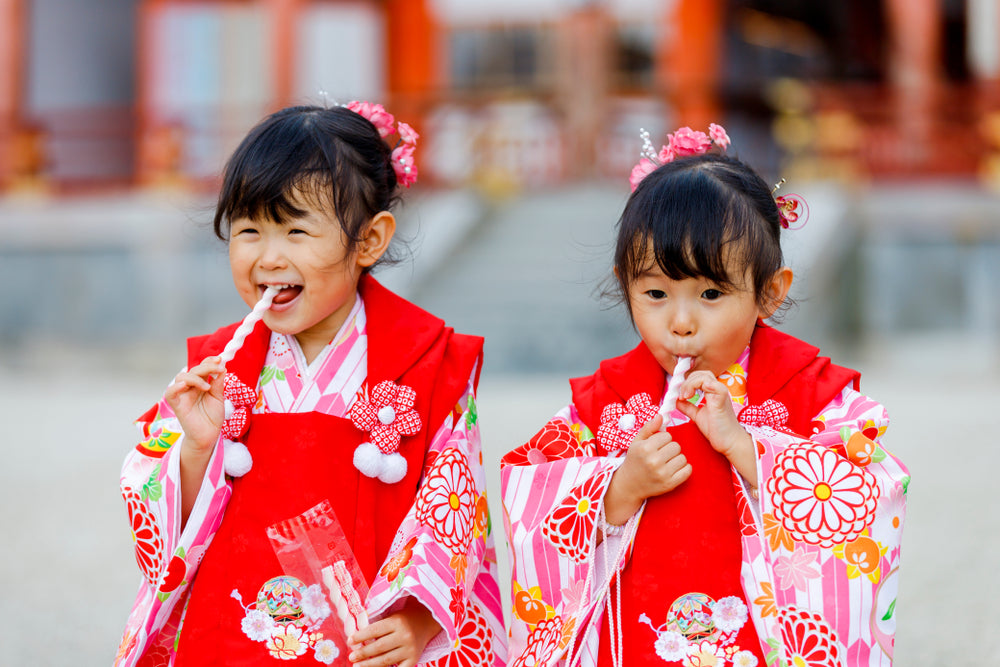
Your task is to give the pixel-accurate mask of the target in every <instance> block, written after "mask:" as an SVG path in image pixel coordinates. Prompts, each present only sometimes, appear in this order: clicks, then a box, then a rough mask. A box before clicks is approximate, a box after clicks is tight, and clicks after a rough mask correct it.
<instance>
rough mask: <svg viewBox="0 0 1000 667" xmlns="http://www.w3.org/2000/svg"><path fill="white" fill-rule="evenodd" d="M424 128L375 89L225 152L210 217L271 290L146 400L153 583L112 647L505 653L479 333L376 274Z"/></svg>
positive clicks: (241, 269)
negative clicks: (453, 323)
mask: <svg viewBox="0 0 1000 667" xmlns="http://www.w3.org/2000/svg"><path fill="white" fill-rule="evenodd" d="M417 139H418V136H417V134H416V132H414V131H413V129H412V128H410V127H409V126H408V125H407V124H406V123H403V122H399V123H397V122H396V121H395V119H394V118H393V116H392V115H391V114H389V113H388V112H387V111H386V110H385V109H384V108H383V107H382V106H381V105H378V104H371V103H368V102H352V103H350V104H348V105H345V106H334V107H329V108H323V107H294V108H288V109H284V110H282V111H279V112H277V113H275V114H273V115H271V116H269V117H267V118H265V119H264V120H263V121H262V122H261V123H260V124H259V125H257V126H256V127H255V128H254V129H253V130H251V131H250V133H249V134H248V135H247V137H246V138H245V139H244V140H243V142H242V143H241V144H240V146H239V147H238V148H237V149H236V151H235V153H234V154H233V156H232V157H231V159H230V160H229V162H228V164H227V166H226V170H225V174H224V179H223V185H222V189H221V193H220V196H219V202H218V206H217V209H216V215H215V231H216V234H217V235H218V236H219V237H220V238H222V239H223V240H224V241H226V242H227V244H228V247H229V259H230V265H231V268H232V276H233V282H234V284H235V286H236V289H237V291H238V292H239V294H240V296H241V297H242V298H243V300H244V301H245V302H246V304H247V306H253V307H254V309H253V312H252V314H251V315H250V316H248V318H247V320H245V321H244V322H243V323H242V324H241V325H239V326H237V325H235V324H234V325H230V326H227V327H223V328H222V329H219V330H218V331H216V332H215V333H214V334H210V335H207V336H200V337H197V338H192V339H190V340H189V341H188V367H187V368H186V369H185V370H183V371H182V372H181V373H180V374H178V375H177V377H176V378H175V380H174V382H173V383H172V384H171V385H170V386H169V387H168V388H167V390H166V392H165V394H164V397H163V399H162V400H161V401H159V402H158V403H157V404H156V405H154V406H153V407H152V408H151V409H150V410H149V411H148V412H147V413H146V414H144V415H143V416H142V417H140V419H139V420H138V425H139V427H140V429H141V432H142V439H141V441H140V442H139V444H138V446H137V447H136V448H135V449H134V450H133V451H132V452H131V453H130V454H129V455H128V457H127V458H126V460H125V463H124V466H123V468H122V475H121V488H122V493H123V495H124V497H125V501H126V505H127V509H128V514H129V519H130V521H131V525H132V531H133V535H134V537H135V548H136V558H137V561H138V563H139V567H140V570H141V571H142V575H143V582H142V585H141V586H140V590H139V593H138V596H137V598H136V601H135V604H134V607H133V610H132V614H131V615H130V617H129V620H128V624H127V627H126V630H125V634H124V636H123V639H122V643H121V647H120V649H119V654H118V658H117V661H116V664H120V665H173V664H180V665H222V664H233V665H262V664H274V663H275V662H276V661H288V660H304V661H305V662H306V663H315V662H317V661H318V662H319V663H321V664H334V663H336V664H357V665H360V666H362V667H376V666H383V665H390V664H395V665H400V666H402V667H413V665H416V664H418V663H419V664H435V665H436V664H441V665H443V664H451V661H456V664H479V665H500V664H503V662H504V649H505V645H506V643H505V632H504V629H503V622H502V611H501V609H500V596H499V587H498V583H497V572H496V557H495V554H494V550H493V541H492V535H491V531H490V525H491V524H490V521H489V515H488V508H487V503H486V497H485V493H484V490H485V475H484V472H483V468H482V464H481V460H482V459H481V450H480V438H479V430H478V425H477V412H476V397H475V392H476V386H477V384H478V377H479V371H480V368H481V365H482V343H483V341H482V339H481V338H479V337H474V336H465V335H461V334H457V333H455V332H454V331H453V330H452V329H451V328H449V327H447V326H445V324H444V322H442V321H441V320H440V319H438V318H437V317H435V316H434V315H431V314H430V313H427V312H426V311H423V310H421V309H420V308H418V307H417V306H415V305H413V304H411V303H409V302H407V301H405V300H403V299H402V298H400V297H399V296H396V295H395V294H393V293H392V292H390V291H388V290H387V289H385V288H384V287H382V286H381V285H380V284H379V283H378V282H377V281H376V280H375V279H374V278H372V277H371V275H370V271H371V269H372V268H373V267H374V266H376V265H377V264H379V263H380V262H382V261H384V259H385V258H386V257H387V252H388V250H389V244H390V241H391V240H392V238H393V235H394V232H395V226H396V222H395V218H394V216H393V214H392V212H391V211H392V209H393V207H394V205H395V204H396V202H397V200H398V199H399V186H400V185H403V186H406V187H409V186H410V185H411V184H412V183H413V182H414V181H415V180H416V176H417V170H416V164H415V163H414V162H413V154H414V148H415V146H416V142H417ZM390 140H391V141H392V142H393V143H392V144H390V143H389V141H390ZM345 554H346V556H345ZM331 568H333V569H331ZM324 572H326V573H327V575H324ZM330 572H336V573H338V574H339V575H340V578H339V582H340V583H339V584H338V585H337V586H336V587H332V588H331V587H330V586H329V583H330V576H329V573H330ZM337 590H339V591H342V592H345V593H349V594H350V600H351V605H352V606H351V609H352V610H353V611H352V618H353V619H355V620H354V622H353V623H352V625H351V627H350V630H348V631H345V629H344V628H345V624H344V622H343V620H342V619H341V618H340V616H341V615H342V614H339V613H337V612H336V611H335V610H342V609H344V608H346V607H344V601H343V600H341V599H339V598H338V599H334V598H333V597H332V593H333V592H335V591H337ZM366 594H367V595H366ZM359 601H360V602H359ZM359 604H363V608H362V609H359V608H358V605H359ZM358 619H364V620H365V622H358Z"/></svg>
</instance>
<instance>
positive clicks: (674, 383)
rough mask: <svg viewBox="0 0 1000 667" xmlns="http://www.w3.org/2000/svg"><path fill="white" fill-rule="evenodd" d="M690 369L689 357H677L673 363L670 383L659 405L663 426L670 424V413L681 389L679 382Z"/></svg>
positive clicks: (680, 382) (681, 381)
mask: <svg viewBox="0 0 1000 667" xmlns="http://www.w3.org/2000/svg"><path fill="white" fill-rule="evenodd" d="M689 370H691V357H677V363H676V364H674V374H673V375H671V376H670V384H668V385H667V393H666V394H665V395H664V397H663V404H662V405H660V414H661V415H663V428H666V427H667V426H670V422H671V419H670V413H671V412H673V411H674V408H675V407H676V406H677V394H679V393H680V391H681V384H682V383H683V382H684V376H685V375H687V372H688V371H689Z"/></svg>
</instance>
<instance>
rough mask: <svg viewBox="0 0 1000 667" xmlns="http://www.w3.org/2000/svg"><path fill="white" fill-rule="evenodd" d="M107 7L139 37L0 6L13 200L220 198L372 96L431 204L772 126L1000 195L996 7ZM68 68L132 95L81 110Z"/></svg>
mask: <svg viewBox="0 0 1000 667" xmlns="http://www.w3.org/2000/svg"><path fill="white" fill-rule="evenodd" d="M89 1H90V2H93V3H95V7H96V6H97V4H100V3H98V2H97V0H89ZM451 1H452V2H454V1H457V0H451ZM109 2H111V3H112V4H113V5H114V7H111V9H110V10H107V11H111V10H114V13H113V15H114V16H115V17H117V18H116V19H115V20H117V21H119V24H116V25H113V26H112V27H107V28H104V29H103V32H102V30H101V29H99V28H95V27H93V26H91V24H90V23H81V24H80V25H77V26H73V25H66V24H67V22H71V21H72V20H73V18H72V17H73V16H77V17H82V16H87V15H88V14H86V11H89V10H78V11H83V12H84V13H83V14H81V13H77V14H69V16H70V18H68V19H66V18H63V19H61V22H60V20H57V18H58V17H55V16H54V15H53V14H52V12H53V10H52V8H51V7H52V5H51V3H41V2H34V1H33V0H0V192H4V191H24V190H28V191H43V192H55V193H59V192H72V191H78V190H83V189H95V188H98V189H108V188H116V187H135V186H140V187H145V186H154V187H171V188H176V187H180V188H185V189H192V188H193V189H210V188H212V187H214V185H215V182H216V181H215V179H216V177H217V174H218V171H219V169H220V167H221V165H222V160H223V159H224V158H225V156H226V155H228V153H229V152H230V151H231V149H232V147H233V146H234V145H235V142H236V141H238V140H239V138H240V137H241V136H242V135H243V134H244V133H245V132H246V130H247V129H248V128H249V127H250V125H252V123H253V122H255V121H256V120H258V119H259V118H260V117H261V116H262V115H264V114H266V113H268V112H270V111H274V110H276V109H278V108H281V107H283V106H286V105H288V104H293V103H301V102H303V101H305V102H312V103H325V102H327V101H328V100H335V101H341V102H342V101H346V100H348V99H353V98H366V99H377V100H379V101H382V102H384V103H385V104H386V106H387V108H389V109H390V110H391V111H392V112H394V113H395V114H397V115H398V116H399V117H400V118H401V119H405V120H406V121H407V122H409V123H411V125H413V126H414V127H415V128H417V130H418V131H419V132H421V134H422V135H423V140H422V143H421V160H422V164H421V182H422V183H432V184H433V183H441V184H449V185H451V184H461V183H467V182H469V181H478V182H480V184H481V185H485V186H486V187H490V188H494V189H497V190H498V191H502V190H504V189H505V188H509V187H530V186H533V185H544V184H546V183H551V182H554V181H559V180H564V179H567V178H579V177H590V176H595V175H596V176H601V175H614V176H615V177H620V175H621V174H622V173H627V170H628V168H629V166H630V165H631V164H632V163H633V162H634V161H635V159H636V156H637V153H638V139H637V134H636V133H637V128H638V127H640V126H645V127H647V129H650V131H651V132H653V133H654V136H655V135H656V133H657V132H660V131H666V130H667V129H669V128H670V127H675V126H679V125H685V124H686V125H691V126H693V127H696V128H697V127H700V128H704V127H706V126H707V124H708V123H709V122H712V121H719V120H722V121H726V120H727V118H730V117H732V116H738V115H741V114H742V115H747V114H754V113H756V114H757V118H758V119H760V118H764V117H765V116H766V117H767V118H768V119H772V120H773V122H772V120H768V121H767V122H763V121H761V122H759V123H758V124H759V125H761V126H763V128H764V130H763V131H764V133H765V134H766V135H767V139H768V141H773V143H775V144H776V145H777V146H779V147H780V149H781V150H782V152H783V155H784V156H785V159H786V161H787V163H788V164H789V165H793V166H796V167H798V168H800V169H801V170H802V171H804V172H805V173H807V174H809V173H813V174H815V173H826V174H829V173H844V174H852V175H854V176H860V177H863V178H876V179H886V178H889V179H891V178H903V177H905V178H920V177H957V178H973V177H977V176H982V175H986V176H987V177H990V178H994V179H995V180H1000V49H998V48H997V47H996V44H998V43H1000V7H998V3H997V2H996V1H995V0H964V2H958V3H957V2H948V3H946V2H943V0H881V2H877V3H871V2H867V0H844V2H838V3H816V5H815V6H816V7H819V6H821V5H822V6H823V8H824V9H823V10H822V11H825V12H826V15H825V18H822V17H821V18H820V19H819V20H817V19H816V16H817V14H816V11H818V10H816V11H814V10H812V9H803V7H804V6H807V5H808V6H810V7H812V6H813V5H812V4H811V3H805V5H804V4H803V3H798V2H792V1H791V0H772V1H769V2H764V1H763V0H648V1H647V2H646V9H645V10H644V11H643V12H642V13H640V14H632V15H629V16H624V15H622V14H621V13H620V12H618V10H617V9H616V3H612V2H601V1H598V0H594V1H591V2H581V3H571V4H572V6H567V5H566V4H565V3H563V4H558V5H557V4H556V3H551V4H552V7H548V4H547V3H546V2H545V1H544V0H539V3H538V7H539V9H538V12H539V17H540V18H537V19H530V18H524V17H520V18H517V19H514V20H499V21H498V20H496V19H491V18H489V16H488V15H487V14H484V16H485V18H482V19H481V20H475V19H474V18H473V19H469V18H468V17H469V16H472V17H475V15H476V14H475V11H473V10H471V9H470V10H464V14H463V18H462V19H461V20H456V19H454V17H450V16H449V15H448V14H447V12H444V11H443V10H442V7H446V6H448V2H447V1H445V0H109ZM79 4H80V6H81V7H86V5H87V3H86V2H81V3H79ZM109 7H110V5H109ZM557 7H558V8H557ZM956 7H958V8H959V9H958V11H957V13H956V9H955V8H956ZM483 11H484V12H485V11H486V10H483ZM809 11H813V14H812V15H811V19H810V17H809V16H805V17H803V16H804V14H803V12H805V13H808V12H809ZM91 13H93V12H91ZM108 16H111V14H108ZM105 18H106V17H105ZM89 20H90V21H92V22H94V24H95V25H96V24H97V23H99V22H100V21H102V15H99V14H94V16H93V18H91V19H89ZM810 20H811V21H812V23H810ZM121 25H125V26H129V27H131V28H132V30H131V31H129V30H121V29H120V27H119V26H121ZM53 26H55V27H57V28H58V30H57V31H56V32H55V34H53V33H52V32H51V30H50V29H51V28H52V27H53ZM88 30H89V32H88ZM824 31H825V32H824ZM83 33H86V35H87V37H86V39H87V40H89V42H86V41H81V42H79V43H78V42H76V41H74V40H73V39H67V36H70V37H73V36H76V35H78V34H83ZM80 39H81V40H83V39H84V38H82V37H81V38H80ZM107 41H114V42H115V44H113V45H111V46H108V45H107V44H102V43H103V42H107ZM81 44H82V45H83V46H88V45H89V46H94V47H96V46H103V47H104V48H103V51H101V53H102V54H103V58H104V60H103V61H100V62H98V61H95V62H87V59H88V58H90V57H91V56H92V55H93V54H92V53H91V52H90V51H88V50H86V49H84V50H80V49H79V48H78V47H80V46H81ZM112 47H113V48H112ZM74 48H77V50H74ZM61 49H63V50H61ZM855 51H857V52H859V53H861V55H863V56H864V57H865V58H868V65H870V66H869V67H868V69H866V70H865V71H863V72H861V73H860V74H859V73H858V72H857V71H851V62H852V58H853V59H855V60H857V59H858V58H859V57H860V56H859V53H855ZM53 53H54V54H55V55H53ZM122 53H125V54H129V55H130V56H131V58H121V57H120V54H122ZM748 53H752V54H753V55H754V57H753V58H749V59H748V58H746V57H745V56H746V55H747V54H748ZM817 54H818V55H817ZM956 54H957V55H956ZM55 58H62V59H63V60H64V61H67V62H73V63H75V64H76V65H77V66H78V70H79V67H82V66H84V65H86V66H87V67H89V69H88V70H87V71H88V72H89V74H88V76H91V77H93V78H94V79H95V80H96V79H97V77H99V76H100V75H101V72H100V71H99V70H100V69H101V68H102V67H104V68H107V65H108V64H109V63H111V64H115V65H116V67H115V68H107V69H114V70H115V72H116V76H117V77H118V79H117V80H116V82H115V83H114V85H113V86H112V85H110V84H109V86H107V88H108V90H110V91H111V92H101V91H100V90H97V91H96V92H92V91H94V90H95V89H100V88H101V86H94V85H92V84H90V83H89V82H88V84H87V85H84V83H80V84H79V87H80V88H81V89H82V88H87V92H83V91H79V92H77V93H73V94H71V93H72V89H73V83H74V82H73V81H63V82H60V81H59V80H54V79H53V78H52V76H51V72H52V71H55V69H56V68H55V66H54V65H53V62H54V60H53V59H55ZM796 59H797V60H796ZM123 60H127V61H128V62H122V61H123ZM791 61H794V62H797V63H799V65H797V66H794V67H790V66H789V65H788V63H789V62H791ZM817 62H821V63H825V65H824V66H825V69H823V68H822V67H819V68H818V69H817V67H816V66H815V63H817ZM802 63H805V64H804V65H803V64H802ZM956 63H958V64H957V65H956ZM810 68H812V69H810ZM74 71H77V70H74ZM733 72H736V74H733ZM109 76H110V75H109ZM62 84H66V85H64V87H68V88H70V89H71V93H67V94H61V93H60V94H56V93H55V92H53V91H57V92H59V91H61V88H60V85H62ZM114 86H116V87H114ZM321 89H322V90H324V91H325V93H326V95H327V96H328V98H327V99H324V97H323V94H322V93H321V92H320V90H321ZM74 94H75V97H74ZM102 95H103V97H102ZM758 107H759V108H758Z"/></svg>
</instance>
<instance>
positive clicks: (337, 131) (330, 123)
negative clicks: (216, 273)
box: [213, 106, 400, 263]
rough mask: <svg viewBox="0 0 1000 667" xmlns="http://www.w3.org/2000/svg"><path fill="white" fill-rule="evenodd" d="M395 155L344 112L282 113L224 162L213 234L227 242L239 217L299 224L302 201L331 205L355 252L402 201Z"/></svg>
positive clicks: (302, 109) (306, 109)
mask: <svg viewBox="0 0 1000 667" xmlns="http://www.w3.org/2000/svg"><path fill="white" fill-rule="evenodd" d="M391 157H392V151H391V149H390V148H389V146H388V144H386V142H385V141H384V140H383V139H382V137H381V136H379V133H378V130H377V129H376V128H375V126H374V125H372V123H371V122H370V121H369V120H368V119H367V118H365V117H363V116H361V115H359V114H357V113H355V112H353V111H351V110H350V109H347V108H346V107H329V108H326V107H318V106H297V107H289V108H286V109H282V110H281V111H277V112H275V113H273V114H271V115H270V116H268V117H266V118H265V119H264V120H262V121H261V122H260V123H258V124H257V125H256V126H255V127H254V128H253V129H252V130H250V132H249V133H248V134H247V136H246V137H245V138H244V139H243V141H242V142H240V145H239V146H238V147H237V148H236V150H235V151H234V152H233V154H232V156H231V157H230V158H229V161H228V162H227V163H226V167H225V171H224V173H223V181H222V188H221V190H220V192H219V201H218V204H217V205H216V209H215V220H214V222H213V229H214V231H215V235H216V236H218V237H219V238H220V239H222V240H223V241H226V240H228V231H229V225H230V224H231V223H232V221H233V220H235V219H239V218H250V219H253V220H260V219H267V220H273V221H275V222H278V223H286V222H289V221H291V220H295V219H297V218H300V217H302V216H304V215H305V214H306V211H304V210H302V209H301V208H300V207H299V206H298V205H296V201H301V200H302V198H305V199H306V201H309V202H311V203H315V204H316V205H317V206H318V207H322V206H327V205H329V206H332V207H333V213H334V214H335V215H336V217H337V220H338V221H339V222H340V226H341V229H342V230H343V231H344V234H345V235H346V237H347V239H348V240H347V244H348V250H350V251H353V250H354V249H355V248H356V247H357V245H358V244H359V243H360V242H361V240H362V234H363V232H364V229H365V226H366V225H367V223H368V221H369V220H371V218H372V216H374V215H375V214H376V213H378V212H379V211H389V210H392V208H393V207H394V206H395V205H396V204H397V203H398V201H399V199H400V197H399V194H398V193H397V188H396V185H397V182H396V172H395V171H394V170H393V168H392V164H391ZM383 259H385V258H383ZM389 261H391V260H389ZM380 263H381V260H380Z"/></svg>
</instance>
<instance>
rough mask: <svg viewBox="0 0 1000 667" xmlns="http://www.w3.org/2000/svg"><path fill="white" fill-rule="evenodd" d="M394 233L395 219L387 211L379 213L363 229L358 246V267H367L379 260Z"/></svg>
mask: <svg viewBox="0 0 1000 667" xmlns="http://www.w3.org/2000/svg"><path fill="white" fill-rule="evenodd" d="M395 233H396V217H395V216H394V215H393V214H392V213H389V211H379V212H378V213H376V214H375V215H373V216H372V219H371V220H369V221H368V225H367V226H366V227H365V231H364V234H363V236H362V238H361V243H360V244H358V265H359V266H364V267H369V266H371V265H373V264H374V263H375V262H377V261H378V260H379V258H380V257H382V255H384V254H385V251H386V250H387V249H388V248H389V242H390V241H392V237H393V235H394V234H395Z"/></svg>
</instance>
